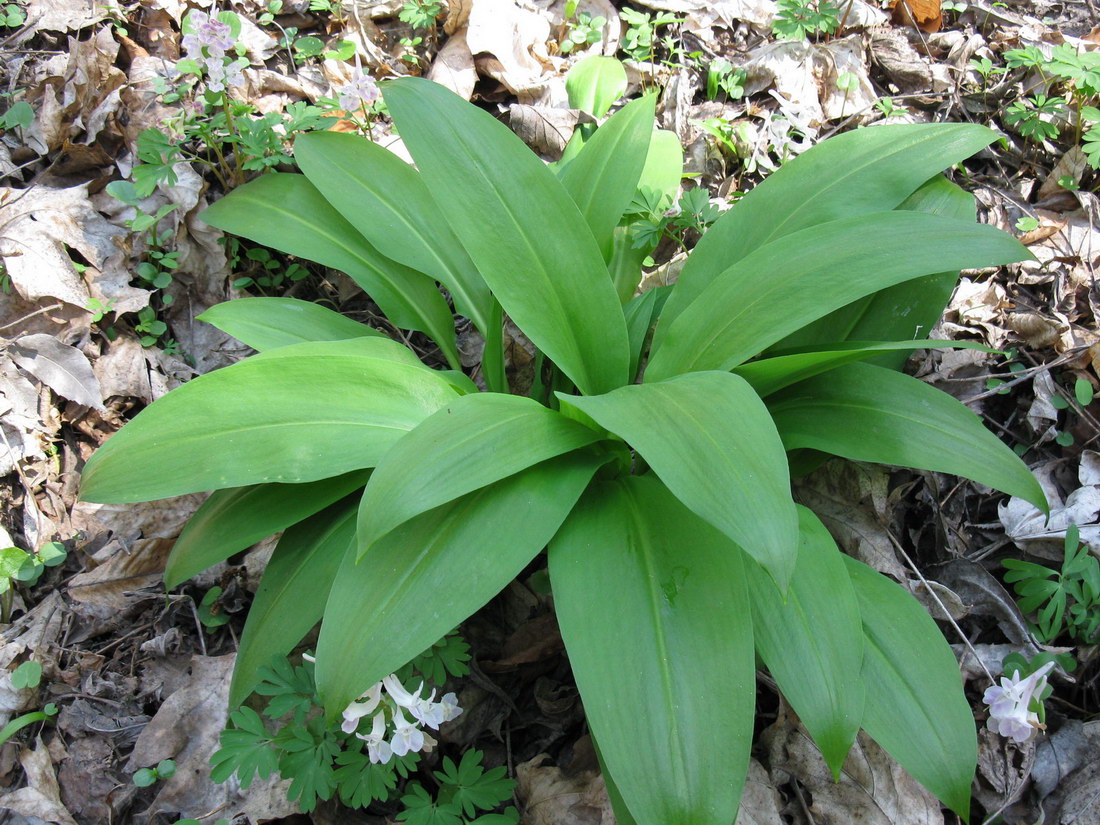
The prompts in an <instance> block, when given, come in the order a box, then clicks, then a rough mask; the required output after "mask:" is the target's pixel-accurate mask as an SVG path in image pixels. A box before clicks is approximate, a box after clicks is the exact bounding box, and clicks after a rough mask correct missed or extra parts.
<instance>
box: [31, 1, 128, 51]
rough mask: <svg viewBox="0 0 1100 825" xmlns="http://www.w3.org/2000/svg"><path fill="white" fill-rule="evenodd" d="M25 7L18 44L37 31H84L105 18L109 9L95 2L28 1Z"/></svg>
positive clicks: (105, 5) (104, 4) (103, 4)
mask: <svg viewBox="0 0 1100 825" xmlns="http://www.w3.org/2000/svg"><path fill="white" fill-rule="evenodd" d="M26 7H27V23H26V26H25V27H24V29H23V30H22V31H20V32H18V40H17V41H16V42H18V43H22V42H25V41H26V40H29V39H30V38H31V37H32V36H33V35H34V33H35V32H38V31H48V32H71V31H76V30H77V29H85V28H87V27H88V26H91V25H93V24H95V23H98V22H99V21H100V20H102V19H103V18H104V17H106V16H107V9H108V8H109V7H108V5H107V4H106V3H100V2H96V0H29V2H28V3H27V4H26Z"/></svg>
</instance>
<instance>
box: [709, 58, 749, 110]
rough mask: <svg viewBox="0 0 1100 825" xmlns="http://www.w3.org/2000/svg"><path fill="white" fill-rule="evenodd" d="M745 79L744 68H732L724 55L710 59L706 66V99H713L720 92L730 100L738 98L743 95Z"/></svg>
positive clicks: (746, 76)
mask: <svg viewBox="0 0 1100 825" xmlns="http://www.w3.org/2000/svg"><path fill="white" fill-rule="evenodd" d="M747 79H748V75H747V74H746V72H745V70H744V69H737V68H734V65H733V64H732V63H730V62H729V61H728V60H726V59H725V58H724V57H720V58H718V59H717V60H712V61H711V62H710V66H709V67H707V100H715V99H716V98H717V97H718V95H720V94H722V95H725V96H726V97H727V98H729V99H730V100H740V99H741V98H743V97H744V96H745V81H746V80H747Z"/></svg>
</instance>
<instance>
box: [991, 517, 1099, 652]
mask: <svg viewBox="0 0 1100 825" xmlns="http://www.w3.org/2000/svg"><path fill="white" fill-rule="evenodd" d="M1080 539H1081V533H1080V530H1079V529H1078V527H1077V525H1076V524H1072V525H1070V526H1069V528H1068V529H1067V530H1066V539H1065V542H1064V545H1063V553H1064V559H1063V561H1062V567H1061V570H1051V569H1050V568H1049V567H1044V566H1043V565H1041V564H1035V563H1034V562H1029V561H1020V560H1019V559H1005V560H1004V562H1003V564H1004V566H1005V567H1006V568H1007V569H1008V571H1009V572H1008V573H1005V581H1006V582H1009V583H1011V584H1012V589H1013V590H1015V591H1016V595H1017V596H1019V597H1020V600H1019V601H1020V610H1022V611H1023V612H1024V613H1034V614H1035V625H1034V626H1033V628H1032V629H1033V632H1034V633H1035V637H1036V638H1037V639H1038V640H1039V641H1040V642H1043V643H1044V644H1049V643H1051V642H1053V641H1054V640H1055V639H1057V638H1058V637H1059V636H1061V635H1062V634H1063V633H1066V634H1068V635H1069V637H1070V638H1071V639H1075V640H1078V641H1080V642H1082V643H1084V644H1095V643H1096V641H1097V640H1098V639H1100V563H1098V562H1097V560H1096V558H1095V557H1094V556H1092V554H1091V553H1090V552H1089V548H1088V546H1087V545H1084V544H1081V541H1080Z"/></svg>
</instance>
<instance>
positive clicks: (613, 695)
mask: <svg viewBox="0 0 1100 825" xmlns="http://www.w3.org/2000/svg"><path fill="white" fill-rule="evenodd" d="M741 568H742V563H741V555H740V554H739V553H738V552H737V551H736V547H735V546H734V545H733V544H732V543H731V542H730V541H729V539H727V538H726V537H725V536H724V535H722V534H721V533H719V532H718V531H717V530H715V529H714V528H712V527H711V526H710V525H708V524H707V523H706V522H704V521H702V520H701V519H699V518H698V517H696V516H695V515H694V514H693V513H691V512H690V511H689V510H688V509H686V508H685V507H684V506H683V505H681V504H680V503H679V502H678V501H677V500H676V498H675V497H674V496H673V495H672V494H671V493H670V492H669V491H668V490H667V489H666V488H665V487H664V486H663V485H662V484H661V483H660V482H659V481H658V480H657V479H656V477H655V476H653V475H652V474H648V475H645V476H640V477H639V476H629V477H625V478H623V479H621V480H619V481H617V482H609V483H603V484H599V485H597V486H595V487H593V488H592V489H590V490H589V491H588V492H586V494H585V495H584V497H583V498H582V500H581V501H580V503H578V505H577V508H576V510H574V512H573V513H572V514H571V515H570V517H569V519H568V520H567V521H566V523H565V524H564V525H563V526H562V529H561V530H560V531H559V533H558V535H557V536H555V537H554V540H553V541H552V542H551V545H550V578H551V580H552V581H553V584H554V603H555V607H556V610H557V614H558V621H559V623H560V625H561V633H562V638H563V639H564V640H565V645H566V649H567V650H568V652H569V662H570V664H571V665H572V668H573V674H574V676H575V677H576V680H577V687H578V688H579V689H580V692H581V697H582V699H583V701H584V709H585V715H586V716H587V718H588V723H589V725H590V726H591V728H592V733H593V735H594V736H595V738H596V739H597V741H598V742H599V743H600V754H601V756H602V757H603V759H604V762H605V764H606V765H607V768H608V769H609V771H610V774H611V776H612V777H613V778H614V782H615V784H616V786H617V787H618V789H619V791H620V792H621V794H622V797H623V799H624V800H625V802H626V804H627V806H628V807H629V809H630V813H631V814H632V815H633V817H634V819H635V820H637V822H638V823H639V824H640V825H668V823H730V822H733V820H734V817H735V816H736V814H737V807H738V800H739V798H740V795H741V788H742V785H743V784H744V781H745V775H746V772H747V770H748V761H749V748H750V747H751V745H752V728H753V713H754V708H755V702H754V700H753V696H754V692H755V668H754V658H753V654H752V624H751V620H750V607H749V598H748V593H747V590H746V585H745V578H744V571H743V570H742V569H741ZM716 686H720V687H719V688H717V689H719V690H720V691H721V697H719V698H716V697H715V695H714V692H713V691H714V690H715V689H716Z"/></svg>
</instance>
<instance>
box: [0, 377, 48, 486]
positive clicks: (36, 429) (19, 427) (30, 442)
mask: <svg viewBox="0 0 1100 825" xmlns="http://www.w3.org/2000/svg"><path fill="white" fill-rule="evenodd" d="M42 426H43V425H42V420H41V417H40V416H39V414H38V391H37V390H36V389H35V388H34V385H33V384H31V382H30V381H28V380H27V379H26V378H25V377H24V376H23V375H22V373H20V372H19V370H18V369H17V368H16V366H15V364H14V363H12V361H11V360H10V359H9V358H7V357H6V356H3V357H0V429H2V430H3V434H4V438H3V439H2V440H0V475H7V474H8V473H11V472H14V471H15V466H16V464H17V463H18V462H20V461H23V460H25V459H28V458H43V457H44V456H45V453H44V452H42V445H41V443H39V440H38V436H39V434H41V433H42V432H43V430H42Z"/></svg>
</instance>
